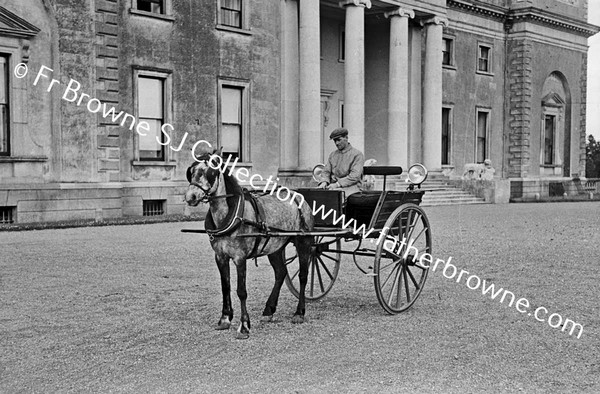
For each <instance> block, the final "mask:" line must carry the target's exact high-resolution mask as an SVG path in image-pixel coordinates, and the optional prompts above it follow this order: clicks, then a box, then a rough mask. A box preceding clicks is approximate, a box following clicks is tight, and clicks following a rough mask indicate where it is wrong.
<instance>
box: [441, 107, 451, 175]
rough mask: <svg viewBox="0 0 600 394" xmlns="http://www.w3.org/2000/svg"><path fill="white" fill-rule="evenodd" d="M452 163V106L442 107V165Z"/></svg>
mask: <svg viewBox="0 0 600 394" xmlns="http://www.w3.org/2000/svg"><path fill="white" fill-rule="evenodd" d="M449 164H450V108H442V165H449Z"/></svg>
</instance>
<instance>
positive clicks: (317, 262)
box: [315, 257, 325, 293]
mask: <svg viewBox="0 0 600 394" xmlns="http://www.w3.org/2000/svg"><path fill="white" fill-rule="evenodd" d="M319 261H320V259H319V258H318V257H317V259H315V269H316V271H317V277H318V278H319V286H321V293H323V292H325V287H324V286H323V278H322V277H321V269H320V268H319Z"/></svg>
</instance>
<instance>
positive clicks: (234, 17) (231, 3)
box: [221, 0, 242, 29]
mask: <svg viewBox="0 0 600 394" xmlns="http://www.w3.org/2000/svg"><path fill="white" fill-rule="evenodd" d="M221 24H222V25H225V26H231V27H237V28H240V29H241V28H242V0H221Z"/></svg>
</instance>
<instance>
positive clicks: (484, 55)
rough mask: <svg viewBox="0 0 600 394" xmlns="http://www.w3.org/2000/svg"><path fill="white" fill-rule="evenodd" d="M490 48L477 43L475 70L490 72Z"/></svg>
mask: <svg viewBox="0 0 600 394" xmlns="http://www.w3.org/2000/svg"><path fill="white" fill-rule="evenodd" d="M491 60H492V48H491V47H489V46H486V45H479V49H478V50H477V71H481V72H485V73H491V72H492V69H491Z"/></svg>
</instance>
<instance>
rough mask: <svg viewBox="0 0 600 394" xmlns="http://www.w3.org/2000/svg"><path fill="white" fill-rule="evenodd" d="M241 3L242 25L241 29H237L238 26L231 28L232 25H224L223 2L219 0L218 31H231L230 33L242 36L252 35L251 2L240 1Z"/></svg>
mask: <svg viewBox="0 0 600 394" xmlns="http://www.w3.org/2000/svg"><path fill="white" fill-rule="evenodd" d="M240 2H241V7H242V10H241V16H240V23H241V27H236V26H230V25H226V24H224V23H223V14H222V10H223V6H222V5H221V4H222V0H217V2H216V3H217V9H216V14H217V15H216V16H217V24H216V28H217V30H224V31H230V32H234V33H241V34H247V35H251V34H252V32H251V29H250V1H247V0H240Z"/></svg>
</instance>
